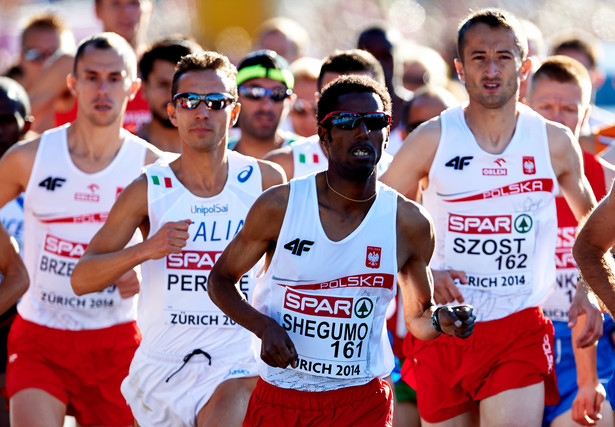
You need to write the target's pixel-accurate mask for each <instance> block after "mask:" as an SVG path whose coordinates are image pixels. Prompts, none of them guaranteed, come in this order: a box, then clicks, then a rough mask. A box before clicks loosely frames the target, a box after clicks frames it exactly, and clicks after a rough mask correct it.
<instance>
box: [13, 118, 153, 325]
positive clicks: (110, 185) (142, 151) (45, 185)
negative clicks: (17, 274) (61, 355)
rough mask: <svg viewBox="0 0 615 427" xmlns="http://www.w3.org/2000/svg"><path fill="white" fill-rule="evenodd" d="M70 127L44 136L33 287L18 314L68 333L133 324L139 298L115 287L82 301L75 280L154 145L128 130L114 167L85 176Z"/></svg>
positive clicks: (32, 241) (31, 200)
mask: <svg viewBox="0 0 615 427" xmlns="http://www.w3.org/2000/svg"><path fill="white" fill-rule="evenodd" d="M67 127H68V125H65V126H61V127H59V128H55V129H51V130H49V131H47V132H45V133H43V135H41V139H40V143H39V147H38V151H37V153H36V157H35V160H34V164H33V167H32V173H31V175H30V180H29V182H28V186H27V189H26V192H25V196H24V217H25V242H24V254H25V256H24V261H25V263H26V266H27V268H28V271H29V273H30V287H29V289H28V291H27V292H26V294H25V295H24V297H23V298H22V299H21V301H20V302H19V304H18V306H17V308H18V311H19V313H20V314H21V316H23V317H24V318H25V319H27V320H29V321H31V322H35V323H38V324H41V325H44V326H48V327H52V328H57V329H67V330H82V329H99V328H105V327H109V326H113V325H116V324H119V323H124V322H128V321H132V320H134V319H135V316H136V298H134V297H132V298H127V299H123V298H121V297H120V295H119V292H118V291H117V289H116V287H115V285H112V286H110V287H109V288H107V289H105V290H103V291H100V292H97V293H93V294H89V295H83V296H77V295H75V293H74V292H73V289H72V288H71V285H70V275H71V272H72V270H73V268H74V267H75V264H76V263H77V261H78V260H79V258H80V257H81V255H82V254H83V252H84V251H85V249H86V247H87V245H88V242H89V241H90V239H91V238H92V237H93V236H94V234H95V233H96V232H97V231H98V230H99V229H100V227H101V226H102V224H103V223H104V222H105V220H106V219H107V215H108V213H109V210H110V209H111V206H112V205H113V203H114V202H115V200H116V198H117V196H118V195H119V193H120V191H122V189H123V188H124V187H126V186H127V185H128V184H130V182H131V181H132V180H133V179H135V178H136V177H138V176H139V174H140V172H141V168H142V167H143V165H144V164H145V156H146V152H147V146H148V144H147V143H146V142H145V141H143V140H142V139H140V138H138V137H136V136H134V135H133V134H131V133H130V132H128V131H125V130H122V133H121V135H122V137H123V138H124V142H123V143H122V146H121V148H120V150H119V151H118V152H117V154H116V156H115V158H114V159H113V160H112V161H111V163H110V164H109V165H108V166H107V167H106V168H104V169H103V170H101V171H99V172H96V173H85V172H83V171H82V170H80V169H79V168H77V166H75V164H74V163H73V161H72V159H71V156H70V153H69V150H68V141H67V138H66V129H67Z"/></svg>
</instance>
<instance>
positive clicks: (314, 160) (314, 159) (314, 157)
mask: <svg viewBox="0 0 615 427" xmlns="http://www.w3.org/2000/svg"><path fill="white" fill-rule="evenodd" d="M319 162H320V160H319V159H318V154H312V163H319ZM299 163H307V159H306V157H305V154H303V153H301V154H299Z"/></svg>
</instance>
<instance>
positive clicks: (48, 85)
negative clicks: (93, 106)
mask: <svg viewBox="0 0 615 427" xmlns="http://www.w3.org/2000/svg"><path fill="white" fill-rule="evenodd" d="M152 10H153V4H152V2H151V0H95V11H96V16H97V17H98V19H100V21H101V23H102V27H103V31H110V32H115V33H117V34H119V35H121V36H122V37H124V38H125V39H126V40H127V41H128V42H129V43H130V45H131V46H132V47H133V49H134V50H135V52H137V54H139V53H142V52H143V51H144V50H145V46H144V44H143V42H142V34H143V33H144V32H145V31H146V29H147V25H148V24H149V20H150V16H151V13H152ZM73 62H74V53H73V52H64V53H63V54H62V55H59V56H57V57H56V58H55V59H54V60H53V61H51V62H50V63H49V64H48V65H47V66H46V67H45V72H44V73H41V76H40V78H39V79H38V80H37V81H36V82H35V84H34V85H33V86H32V87H31V88H27V90H28V95H30V102H31V104H32V113H33V114H34V116H35V117H36V118H37V121H36V123H35V125H34V130H36V131H37V132H42V131H44V130H47V129H49V128H50V127H52V126H54V122H55V125H61V124H64V123H68V122H71V121H73V120H74V119H75V117H76V115H77V103H76V102H70V105H62V108H56V105H57V103H58V100H60V99H62V96H63V94H64V93H65V91H66V90H67V86H66V76H67V75H68V74H70V73H71V72H72V67H73ZM50 112H51V113H53V114H54V116H55V117H54V120H53V121H52V122H51V123H49V121H45V122H42V121H41V122H39V116H41V115H42V114H45V113H46V114H50ZM149 119H150V112H149V108H148V105H147V101H146V100H145V99H144V98H143V96H142V95H141V91H139V92H137V94H136V95H135V97H134V98H133V99H132V100H131V101H130V102H129V103H128V107H127V108H126V113H125V115H124V127H125V128H126V129H128V130H130V131H131V132H133V133H135V132H136V130H137V129H138V128H139V126H140V125H141V124H142V123H144V122H146V121H148V120H149Z"/></svg>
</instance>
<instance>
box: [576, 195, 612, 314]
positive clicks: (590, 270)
mask: <svg viewBox="0 0 615 427" xmlns="http://www.w3.org/2000/svg"><path fill="white" fill-rule="evenodd" d="M613 218H615V195H614V194H613V187H611V191H610V192H609V194H608V195H607V196H606V197H605V198H604V199H603V200H602V201H601V202H600V204H599V205H598V207H596V209H594V211H593V212H592V214H591V215H590V216H589V217H588V218H587V220H586V221H585V223H584V224H582V225H581V228H580V231H579V234H578V235H577V238H576V240H575V243H574V247H573V255H574V259H575V260H576V261H577V264H578V266H579V269H580V270H581V273H582V275H583V278H584V279H585V281H586V282H587V284H588V285H589V287H590V288H591V289H592V290H593V291H594V292H595V293H596V295H598V298H600V299H601V300H602V302H603V303H604V304H605V305H606V307H607V309H608V310H609V312H610V313H611V314H613V313H615V261H614V260H613V257H612V256H611V252H610V251H611V248H612V247H613V246H614V245H615V221H613Z"/></svg>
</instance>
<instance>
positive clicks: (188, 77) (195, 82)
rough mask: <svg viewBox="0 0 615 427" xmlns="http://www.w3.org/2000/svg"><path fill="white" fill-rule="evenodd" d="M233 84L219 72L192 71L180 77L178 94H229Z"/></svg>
mask: <svg viewBox="0 0 615 427" xmlns="http://www.w3.org/2000/svg"><path fill="white" fill-rule="evenodd" d="M231 84H232V83H231V82H230V81H229V79H228V78H227V77H226V76H225V75H224V74H222V73H221V72H219V71H214V70H191V71H187V72H186V73H184V74H183V75H182V76H181V77H180V79H179V82H178V85H177V93H180V92H195V93H199V94H202V95H205V94H208V93H221V92H228V91H229V86H230V85H231Z"/></svg>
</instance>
